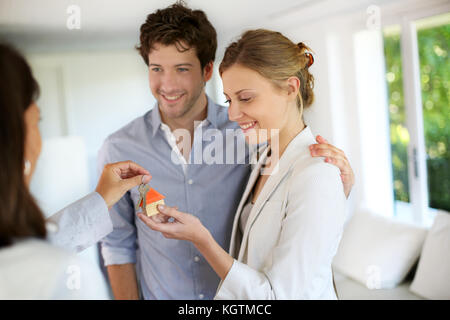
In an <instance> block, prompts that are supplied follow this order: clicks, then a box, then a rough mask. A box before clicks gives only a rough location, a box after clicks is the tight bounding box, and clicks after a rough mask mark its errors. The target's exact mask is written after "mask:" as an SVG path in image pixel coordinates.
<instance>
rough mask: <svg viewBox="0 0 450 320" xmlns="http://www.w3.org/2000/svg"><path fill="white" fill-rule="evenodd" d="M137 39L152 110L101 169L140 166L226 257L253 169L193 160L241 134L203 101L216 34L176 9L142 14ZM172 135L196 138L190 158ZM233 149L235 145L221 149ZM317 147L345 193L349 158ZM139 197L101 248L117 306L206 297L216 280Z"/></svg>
mask: <svg viewBox="0 0 450 320" xmlns="http://www.w3.org/2000/svg"><path fill="white" fill-rule="evenodd" d="M140 31H141V34H140V46H139V47H138V50H139V52H140V54H141V56H142V58H143V59H144V61H145V63H146V64H147V65H148V67H149V71H148V72H149V83H150V89H151V92H152V94H153V96H154V97H155V98H156V100H157V103H156V105H155V106H154V108H153V109H151V110H150V111H148V112H147V113H146V114H144V115H143V116H142V117H139V118H137V119H135V120H133V121H132V122H131V123H129V124H128V125H126V126H125V127H123V128H121V129H120V130H118V131H117V132H115V133H113V134H112V135H110V136H109V137H108V138H107V139H106V140H105V142H104V144H103V146H102V148H101V150H100V151H99V157H98V165H99V169H101V168H103V166H104V164H106V163H110V162H117V161H123V160H133V161H135V162H137V163H139V164H141V165H142V166H143V167H144V168H146V169H147V170H149V171H150V173H151V174H152V181H151V187H154V188H155V189H157V190H158V192H160V193H161V194H163V195H164V196H165V197H166V198H165V200H166V203H167V205H169V206H178V208H179V210H180V211H183V212H192V213H194V214H195V215H196V216H197V217H198V218H199V219H200V220H201V221H202V223H203V224H204V225H205V227H206V228H208V230H209V231H210V232H211V234H212V235H213V237H214V239H215V240H216V241H217V242H218V243H219V244H220V245H221V246H222V247H223V248H224V249H225V250H227V249H228V247H229V244H230V236H231V229H232V222H233V217H234V214H235V211H236V209H237V206H238V203H239V200H240V197H241V196H242V192H243V190H244V188H245V185H246V183H247V179H248V175H249V173H250V166H249V165H248V161H246V163H247V164H245V163H232V164H229V163H227V164H217V163H215V164H214V163H213V164H205V163H197V162H196V161H193V159H194V158H195V157H194V155H195V154H198V153H199V152H200V153H202V150H203V149H204V148H205V146H208V144H210V143H212V141H211V137H210V136H209V132H211V131H212V130H214V132H219V133H221V136H222V137H226V136H227V134H229V132H230V130H231V131H236V130H237V129H239V126H238V125H237V124H236V123H235V122H231V121H229V119H228V114H227V112H228V108H226V107H223V106H220V105H217V104H216V103H215V102H213V101H212V100H211V99H210V98H209V97H208V96H207V95H206V93H205V84H206V82H207V81H208V80H209V79H210V78H211V75H212V70H213V62H214V59H215V53H216V48H217V39H216V38H217V36H216V31H215V29H214V27H213V26H212V25H211V23H210V22H209V21H208V19H207V17H206V15H205V13H204V12H203V11H200V10H191V9H189V8H187V7H185V6H184V5H183V4H180V3H177V4H174V5H172V6H170V7H168V8H165V9H161V10H157V11H156V12H155V13H152V14H150V15H148V16H147V19H146V21H145V23H144V24H143V25H142V26H141V29H140ZM177 130H184V131H186V132H188V133H189V137H192V139H189V143H188V144H187V145H188V149H189V150H187V152H186V150H183V152H181V151H182V150H181V148H180V144H179V141H177V138H176V137H175V134H174V132H176V131H177ZM241 138H242V139H243V136H242V137H241ZM237 139H239V136H237ZM229 141H231V143H233V145H232V146H229V145H226V143H228V142H229ZM185 142H186V141H185ZM234 144H235V140H234V139H233V140H228V139H227V140H225V139H224V144H223V148H224V149H227V150H228V149H229V148H231V149H234V148H235V146H234ZM183 145H184V146H186V143H184V144H183ZM317 146H319V145H317ZM320 146H321V147H320V149H319V150H318V151H317V153H316V156H321V155H322V156H323V155H327V156H328V157H329V159H332V161H334V164H336V165H337V166H339V168H340V169H341V173H343V174H344V177H345V179H346V180H347V182H345V181H344V180H343V182H344V185H345V184H347V186H348V188H347V189H348V192H349V190H350V189H351V185H352V184H353V182H352V175H353V173H352V171H351V168H350V166H349V164H348V161H346V159H345V156H343V155H342V154H341V153H340V151H339V150H337V149H336V148H334V147H333V146H331V145H328V144H321V145H320ZM174 154H175V157H178V159H177V161H174V159H173V156H174ZM246 160H248V154H247V156H246ZM343 179H344V178H343ZM138 199H139V192H138V190H137V189H133V190H131V191H130V192H128V193H127V194H126V195H125V196H124V197H123V198H122V199H121V200H120V201H119V202H118V203H117V204H116V205H115V206H114V207H112V208H111V210H110V211H111V219H112V222H113V227H114V230H113V231H112V232H111V233H110V234H109V235H108V236H107V237H105V238H104V239H103V241H102V255H103V258H104V261H105V265H106V266H107V269H108V275H109V279H110V283H111V287H112V290H113V293H114V296H115V298H116V299H138V298H139V297H141V298H144V299H212V298H213V297H214V295H215V292H216V289H217V286H218V284H219V280H220V279H219V277H218V276H217V275H216V274H215V272H214V271H213V269H212V268H211V267H210V266H209V264H208V263H207V262H206V261H205V259H204V258H203V257H202V255H201V254H200V252H199V251H198V250H197V249H196V248H195V246H194V245H192V244H191V243H189V242H187V241H178V240H172V239H166V238H165V237H164V236H162V235H161V234H160V233H159V232H156V231H153V230H150V229H149V228H148V227H147V226H146V225H145V224H144V223H143V222H142V221H141V220H140V219H139V218H138V217H137V215H136V212H135V204H136V202H137V201H138Z"/></svg>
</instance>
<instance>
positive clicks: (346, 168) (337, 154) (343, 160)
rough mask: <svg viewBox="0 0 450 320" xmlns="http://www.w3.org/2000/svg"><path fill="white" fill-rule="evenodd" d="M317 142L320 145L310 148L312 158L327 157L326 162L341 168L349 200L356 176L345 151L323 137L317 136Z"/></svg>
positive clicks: (345, 191) (313, 145)
mask: <svg viewBox="0 0 450 320" xmlns="http://www.w3.org/2000/svg"><path fill="white" fill-rule="evenodd" d="M316 141H317V143H318V144H312V145H310V146H309V151H310V153H311V156H313V157H325V162H328V163H331V164H334V165H335V166H336V167H338V168H339V170H341V180H342V184H343V185H344V193H345V196H346V197H347V198H348V196H349V195H350V191H352V187H353V185H354V184H355V175H354V173H353V170H352V167H351V166H350V163H349V162H348V159H347V157H346V156H345V153H344V151H342V150H340V149H338V148H336V147H335V146H333V145H331V144H329V143H328V141H327V140H325V139H324V138H322V137H321V136H317V137H316Z"/></svg>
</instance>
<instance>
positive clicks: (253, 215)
mask: <svg viewBox="0 0 450 320" xmlns="http://www.w3.org/2000/svg"><path fill="white" fill-rule="evenodd" d="M311 137H312V139H313V140H314V136H313V135H312V133H311V130H310V129H309V127H306V128H305V129H304V130H303V131H302V132H301V133H299V134H298V135H297V136H296V137H295V138H294V140H292V141H291V143H290V144H289V145H288V147H287V148H286V150H285V151H284V153H283V155H282V156H281V158H280V159H279V161H278V164H277V165H278V169H277V170H276V171H275V173H273V174H272V175H270V176H269V178H268V179H267V181H266V183H265V184H264V187H263V189H262V190H261V193H260V194H259V195H258V199H256V202H255V204H254V205H253V208H252V211H251V212H250V216H249V218H248V221H247V224H246V226H245V230H244V234H243V236H242V241H241V248H240V250H239V257H238V260H241V259H242V257H243V255H244V253H245V249H246V246H247V240H248V235H249V233H250V229H251V227H252V225H253V223H254V222H255V220H256V219H257V217H258V215H259V214H260V213H261V210H262V209H263V207H264V204H265V203H266V201H267V199H268V198H269V197H270V196H271V195H272V193H273V192H274V191H275V189H276V187H277V186H278V184H279V183H280V182H281V180H282V179H283V178H284V177H285V176H286V174H287V173H288V172H289V170H290V169H291V167H292V165H293V164H294V163H295V161H296V160H298V155H299V151H300V150H301V148H307V146H308V144H309V143H310V141H311ZM267 149H269V148H267ZM266 155H267V152H266V153H265V156H264V157H262V158H261V163H260V165H259V168H261V165H262V163H264V162H265V159H266ZM257 173H258V174H259V169H258V172H257ZM252 174H253V172H252ZM257 176H258V175H256V177H254V180H255V181H256V178H257ZM253 184H254V181H253ZM253 184H252V187H253ZM235 222H236V221H235Z"/></svg>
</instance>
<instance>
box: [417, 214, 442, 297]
mask: <svg viewBox="0 0 450 320" xmlns="http://www.w3.org/2000/svg"><path fill="white" fill-rule="evenodd" d="M410 289H411V291H412V292H414V293H416V294H418V295H420V296H422V297H424V298H428V299H450V214H449V213H446V212H438V213H437V215H436V217H435V219H434V223H433V226H432V227H431V229H430V231H429V232H428V234H427V237H426V238H425V243H424V245H423V249H422V253H421V255H420V260H419V264H418V266H417V271H416V274H415V276H414V280H413V282H412V284H411V287H410Z"/></svg>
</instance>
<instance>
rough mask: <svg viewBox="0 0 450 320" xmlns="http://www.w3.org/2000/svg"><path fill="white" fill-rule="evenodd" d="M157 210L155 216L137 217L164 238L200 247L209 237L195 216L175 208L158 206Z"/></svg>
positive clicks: (139, 215) (142, 215)
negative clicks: (157, 212) (188, 242)
mask: <svg viewBox="0 0 450 320" xmlns="http://www.w3.org/2000/svg"><path fill="white" fill-rule="evenodd" d="M158 210H159V212H161V213H160V214H157V215H155V216H152V217H148V216H147V215H145V214H143V213H142V212H140V213H138V217H139V218H140V219H141V220H142V221H143V222H144V223H145V224H146V225H147V226H148V227H149V228H150V229H152V230H155V231H159V232H161V233H162V234H163V236H164V237H166V238H168V239H178V240H187V241H190V242H192V243H193V244H194V245H195V246H201V245H202V244H203V243H204V242H205V241H207V239H208V237H209V236H210V234H209V231H208V229H206V228H205V226H203V224H202V223H201V222H200V220H199V219H198V218H197V217H196V216H193V215H192V214H189V213H184V212H181V211H178V208H177V207H169V206H163V205H159V206H158ZM171 220H173V221H172V222H171Z"/></svg>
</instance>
